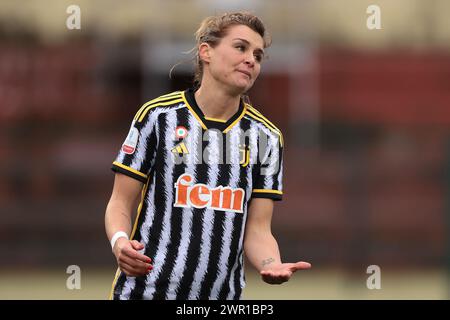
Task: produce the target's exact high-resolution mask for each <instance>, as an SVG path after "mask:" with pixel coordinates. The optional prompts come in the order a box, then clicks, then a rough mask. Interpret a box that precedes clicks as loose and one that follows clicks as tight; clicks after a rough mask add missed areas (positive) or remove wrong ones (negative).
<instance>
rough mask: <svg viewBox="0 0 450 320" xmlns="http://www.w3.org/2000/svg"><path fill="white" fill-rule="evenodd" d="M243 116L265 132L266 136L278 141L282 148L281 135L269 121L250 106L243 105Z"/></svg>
mask: <svg viewBox="0 0 450 320" xmlns="http://www.w3.org/2000/svg"><path fill="white" fill-rule="evenodd" d="M245 116H246V118H247V119H248V120H250V121H252V122H254V123H256V124H257V126H258V127H259V128H260V129H261V130H263V131H264V132H266V133H267V134H268V135H270V136H273V137H276V138H278V139H279V140H280V144H281V146H283V142H284V139H283V134H282V132H281V130H280V129H279V128H278V127H277V126H275V125H274V124H273V123H272V122H271V121H270V120H269V119H267V118H266V117H265V116H264V115H263V114H262V113H261V112H259V111H258V110H257V109H256V108H255V107H253V106H252V105H250V104H247V103H246V104H245Z"/></svg>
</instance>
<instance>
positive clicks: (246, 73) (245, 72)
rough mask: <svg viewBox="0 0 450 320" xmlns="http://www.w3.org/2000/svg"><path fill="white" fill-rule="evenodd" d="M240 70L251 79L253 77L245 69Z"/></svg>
mask: <svg viewBox="0 0 450 320" xmlns="http://www.w3.org/2000/svg"><path fill="white" fill-rule="evenodd" d="M238 72H240V73H243V74H245V75H246V76H247V77H248V78H249V79H251V78H252V75H251V73H250V72H248V71H243V70H238Z"/></svg>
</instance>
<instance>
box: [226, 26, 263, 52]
mask: <svg viewBox="0 0 450 320" xmlns="http://www.w3.org/2000/svg"><path fill="white" fill-rule="evenodd" d="M237 38H239V39H244V40H247V41H248V42H250V45H252V46H254V47H258V48H261V49H263V48H264V40H263V38H262V37H261V36H260V35H259V33H257V32H255V31H253V30H252V29H250V28H249V27H247V26H244V25H234V26H230V27H229V28H228V30H227V34H226V35H225V37H224V39H227V40H230V41H231V40H233V39H237Z"/></svg>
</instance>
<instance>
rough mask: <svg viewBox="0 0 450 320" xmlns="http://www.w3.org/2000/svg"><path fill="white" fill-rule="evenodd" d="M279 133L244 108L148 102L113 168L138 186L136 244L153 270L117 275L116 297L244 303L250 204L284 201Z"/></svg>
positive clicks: (188, 100) (173, 96) (173, 97)
mask: <svg viewBox="0 0 450 320" xmlns="http://www.w3.org/2000/svg"><path fill="white" fill-rule="evenodd" d="M282 152H283V137H282V134H281V132H280V130H279V129H278V128H277V127H275V126H274V125H273V124H272V123H271V122H270V121H269V120H268V119H267V118H265V117H264V116H263V115H262V114H261V113H260V112H258V111H257V110H256V109H255V108H253V107H252V106H250V105H249V104H246V103H244V102H243V101H241V102H240V105H239V109H238V111H237V112H236V113H235V114H234V115H233V116H232V117H231V118H230V119H229V120H228V121H224V120H219V119H213V118H208V117H206V116H205V115H204V114H203V113H202V111H201V109H200V108H199V107H198V105H197V103H196V101H195V97H194V91H193V90H192V89H189V90H186V91H178V92H173V93H170V94H167V95H164V96H161V97H159V98H157V99H154V100H152V101H149V102H147V103H146V104H144V105H143V106H142V107H141V108H140V109H139V110H138V112H137V113H136V115H135V117H134V119H133V121H132V124H131V128H130V131H129V133H128V136H127V137H126V139H125V142H124V143H123V145H122V147H121V149H120V151H119V154H118V156H117V158H116V159H115V161H114V162H113V167H112V169H113V170H114V171H115V172H118V173H122V174H125V175H127V176H130V177H131V178H134V179H137V180H139V181H141V182H142V183H143V184H144V186H143V190H142V198H141V202H140V205H139V208H138V213H137V218H136V221H135V224H134V227H133V232H132V235H131V237H132V239H135V240H137V241H139V242H141V243H143V244H144V245H145V249H144V250H145V251H144V252H143V253H144V254H145V255H147V256H149V257H150V258H151V259H152V264H153V269H152V271H150V273H149V274H148V275H146V276H141V277H129V276H126V275H125V274H124V273H123V272H121V271H120V270H118V271H117V274H116V277H115V279H114V283H113V290H112V292H111V298H112V299H183V300H194V299H240V298H241V293H242V289H243V288H244V286H245V278H244V260H243V237H244V230H245V223H246V219H247V208H248V205H249V202H250V201H251V199H252V198H270V199H273V200H281V198H282V165H283V163H282V161H283V159H282Z"/></svg>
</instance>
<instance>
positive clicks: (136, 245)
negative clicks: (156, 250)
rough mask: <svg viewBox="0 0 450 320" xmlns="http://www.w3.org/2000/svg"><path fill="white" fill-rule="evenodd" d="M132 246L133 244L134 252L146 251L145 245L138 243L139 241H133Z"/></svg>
mask: <svg viewBox="0 0 450 320" xmlns="http://www.w3.org/2000/svg"><path fill="white" fill-rule="evenodd" d="M130 244H131V246H132V247H133V249H134V250H137V251H139V250H142V249H144V245H143V244H142V243H140V242H139V241H137V240H131V241H130Z"/></svg>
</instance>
